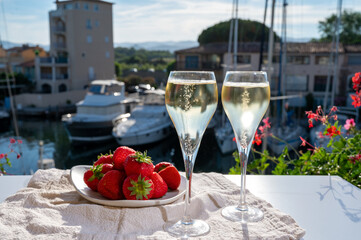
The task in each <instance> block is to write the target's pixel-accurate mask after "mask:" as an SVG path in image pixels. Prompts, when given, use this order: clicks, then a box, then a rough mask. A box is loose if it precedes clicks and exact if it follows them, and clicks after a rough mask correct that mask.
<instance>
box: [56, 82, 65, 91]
mask: <svg viewBox="0 0 361 240" xmlns="http://www.w3.org/2000/svg"><path fill="white" fill-rule="evenodd" d="M58 91H59V92H66V85H65V84H64V83H62V84H60V85H59V87H58Z"/></svg>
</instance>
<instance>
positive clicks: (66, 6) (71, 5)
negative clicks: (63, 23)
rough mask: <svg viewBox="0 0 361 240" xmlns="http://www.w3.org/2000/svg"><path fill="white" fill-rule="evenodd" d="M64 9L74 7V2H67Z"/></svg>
mask: <svg viewBox="0 0 361 240" xmlns="http://www.w3.org/2000/svg"><path fill="white" fill-rule="evenodd" d="M64 9H65V10H70V9H73V4H72V3H67V4H65V5H64Z"/></svg>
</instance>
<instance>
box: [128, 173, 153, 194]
mask: <svg viewBox="0 0 361 240" xmlns="http://www.w3.org/2000/svg"><path fill="white" fill-rule="evenodd" d="M130 184H131V187H128V190H129V191H130V196H132V195H135V198H136V199H137V200H142V199H143V198H145V199H148V195H149V193H150V191H151V190H152V184H151V183H150V182H149V180H145V177H143V178H142V176H141V175H139V176H138V180H137V181H134V180H133V179H130Z"/></svg>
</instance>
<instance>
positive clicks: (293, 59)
mask: <svg viewBox="0 0 361 240" xmlns="http://www.w3.org/2000/svg"><path fill="white" fill-rule="evenodd" d="M287 63H290V64H310V57H309V56H288V57H287Z"/></svg>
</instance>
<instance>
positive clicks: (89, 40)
mask: <svg viewBox="0 0 361 240" xmlns="http://www.w3.org/2000/svg"><path fill="white" fill-rule="evenodd" d="M86 41H87V42H88V43H91V42H93V38H92V36H90V35H88V36H87V37H86Z"/></svg>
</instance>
